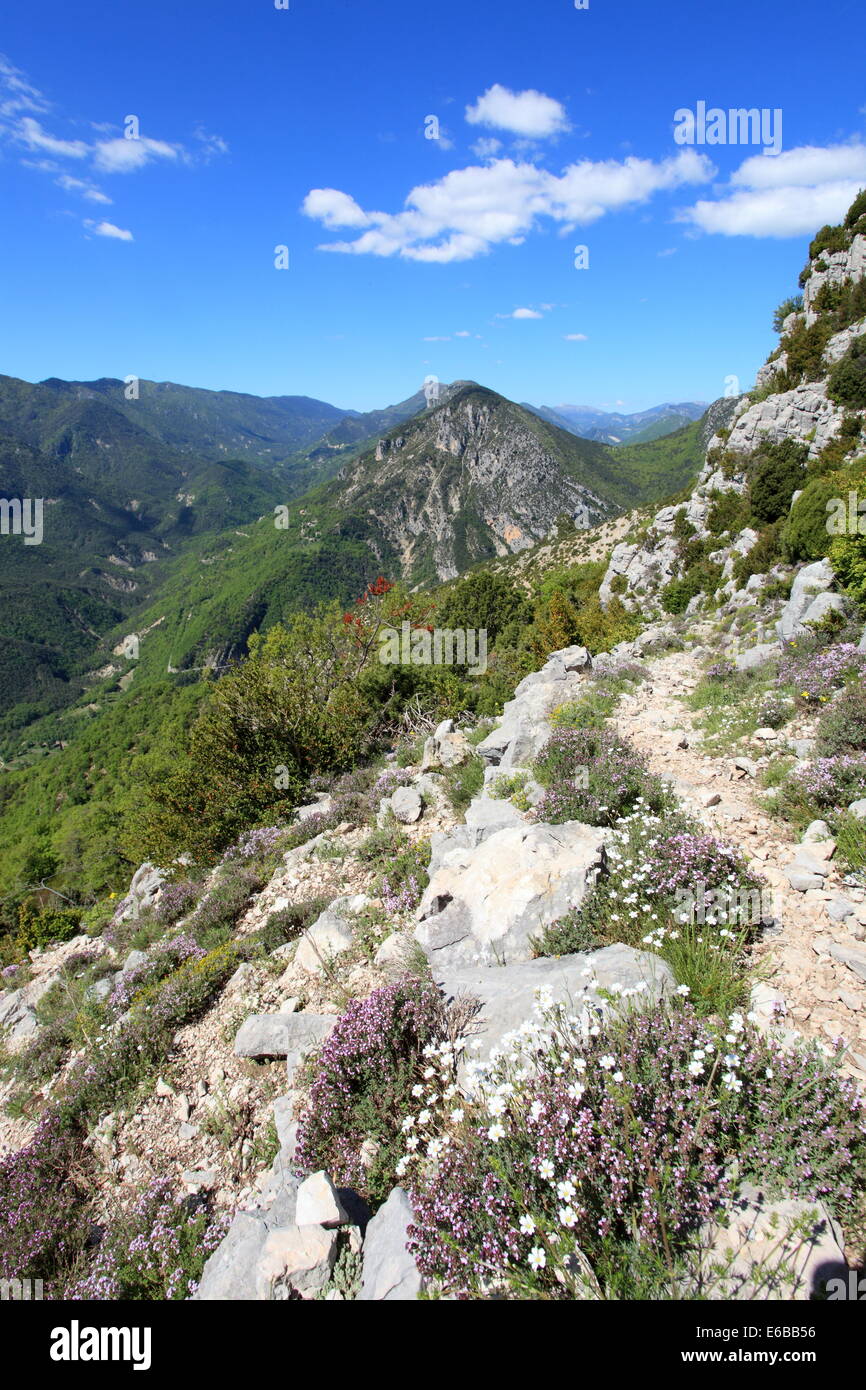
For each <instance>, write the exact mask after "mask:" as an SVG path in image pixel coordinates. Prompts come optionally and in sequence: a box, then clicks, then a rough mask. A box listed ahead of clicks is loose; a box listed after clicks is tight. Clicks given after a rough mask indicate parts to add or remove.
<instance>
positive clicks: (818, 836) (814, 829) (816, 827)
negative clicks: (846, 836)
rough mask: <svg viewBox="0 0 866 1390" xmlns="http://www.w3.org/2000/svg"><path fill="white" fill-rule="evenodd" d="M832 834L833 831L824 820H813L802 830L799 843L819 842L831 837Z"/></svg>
mask: <svg viewBox="0 0 866 1390" xmlns="http://www.w3.org/2000/svg"><path fill="white" fill-rule="evenodd" d="M832 835H833V832H832V830H831V829H830V827H829V825H828V824H827V822H826V821H825V820H813V821H811V822H810V824H809V825H807V826H806V829H805V830H804V831H803V835H802V838H801V844H804V845H808V844H815V843H820V841H821V840H829V839H831V838H832Z"/></svg>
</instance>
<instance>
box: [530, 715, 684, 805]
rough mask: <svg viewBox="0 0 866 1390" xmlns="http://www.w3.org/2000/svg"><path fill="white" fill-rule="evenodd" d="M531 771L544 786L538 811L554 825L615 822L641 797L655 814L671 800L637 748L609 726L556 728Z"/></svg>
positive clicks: (639, 800)
mask: <svg viewBox="0 0 866 1390" xmlns="http://www.w3.org/2000/svg"><path fill="white" fill-rule="evenodd" d="M534 770H535V775H536V777H537V778H538V781H539V782H540V783H541V785H542V786H543V787H544V788H545V789H546V790H545V794H544V796H543V797H542V798H541V800H540V801H539V802H538V805H537V806H536V813H537V816H538V819H539V820H540V821H546V822H547V823H548V824H552V825H560V824H561V823H562V822H563V821H568V820H579V821H583V822H584V823H585V824H588V825H613V824H614V823H615V821H616V820H617V819H618V818H619V817H620V816H623V815H626V814H627V813H628V812H629V811H631V810H633V809H634V807H635V806H637V804H638V803H639V802H641V801H642V802H643V804H645V805H646V807H647V808H648V809H649V810H652V811H656V812H657V811H660V810H662V809H663V808H664V807H666V806H667V804H668V801H669V797H668V794H667V792H666V790H665V788H664V785H663V783H662V782H661V780H660V779H659V778H658V777H656V776H655V775H654V774H653V773H651V772H650V771H649V770H648V769H647V767H646V764H645V763H644V761H643V759H642V758H641V756H640V754H639V753H638V752H637V750H636V749H635V748H633V747H632V745H631V744H630V743H626V742H625V740H624V739H621V738H620V737H619V736H618V735H617V734H615V733H614V732H613V731H612V730H611V729H607V728H580V729H557V730H556V732H555V733H553V734H552V735H551V737H550V738H549V739H548V741H547V743H546V744H545V746H544V748H543V749H542V750H541V752H540V753H539V755H538V757H537V759H536V761H535V769H534Z"/></svg>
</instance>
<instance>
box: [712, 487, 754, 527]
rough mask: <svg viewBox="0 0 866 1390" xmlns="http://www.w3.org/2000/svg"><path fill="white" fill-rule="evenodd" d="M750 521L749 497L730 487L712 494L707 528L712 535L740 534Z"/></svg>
mask: <svg viewBox="0 0 866 1390" xmlns="http://www.w3.org/2000/svg"><path fill="white" fill-rule="evenodd" d="M748 521H749V499H748V497H747V496H744V495H743V493H740V492H736V491H735V490H734V489H733V488H728V489H727V490H726V491H725V492H712V493H711V494H710V509H709V511H708V513H707V530H708V531H709V533H710V535H711V536H722V535H725V534H731V535H734V536H736V535H738V534H739V533H740V531H742V529H743V527H744V526H746V525H748Z"/></svg>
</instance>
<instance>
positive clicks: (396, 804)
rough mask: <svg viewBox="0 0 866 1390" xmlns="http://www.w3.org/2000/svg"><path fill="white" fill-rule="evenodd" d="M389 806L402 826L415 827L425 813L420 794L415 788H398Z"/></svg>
mask: <svg viewBox="0 0 866 1390" xmlns="http://www.w3.org/2000/svg"><path fill="white" fill-rule="evenodd" d="M389 804H390V807H391V810H392V811H393V812H394V815H395V817H396V819H397V820H398V821H399V822H400V824H401V825H414V824H415V822H416V821H418V820H420V819H421V816H422V814H423V811H424V803H423V802H422V800H421V796H420V793H419V792H417V791H416V790H415V788H414V787H398V788H397V790H396V791H395V792H394V794H393V795H392V796H391V798H390V802H389Z"/></svg>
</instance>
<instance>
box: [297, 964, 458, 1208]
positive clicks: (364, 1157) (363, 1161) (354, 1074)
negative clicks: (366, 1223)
mask: <svg viewBox="0 0 866 1390" xmlns="http://www.w3.org/2000/svg"><path fill="white" fill-rule="evenodd" d="M445 1027H446V1025H445V1014H444V1010H443V1005H442V1000H441V996H440V995H439V992H438V990H436V989H435V988H434V987H433V986H431V985H427V984H422V983H419V982H417V981H401V982H399V983H397V984H393V985H386V986H384V987H383V988H381V989H377V990H374V991H373V993H372V994H371V995H369V997H368V998H367V999H363V1000H356V1001H354V1002H353V1003H351V1004H350V1005H349V1007H348V1009H347V1010H346V1012H345V1013H344V1014H343V1015H342V1016H341V1017H340V1019H339V1020H338V1022H337V1024H336V1026H335V1027H334V1030H333V1032H332V1033H331V1034H330V1036H329V1037H328V1038H327V1040H326V1042H325V1044H324V1046H323V1048H322V1050H321V1052H320V1053H319V1054H318V1056H317V1057H316V1058H315V1060H314V1062H313V1064H312V1070H313V1074H314V1078H315V1079H314V1080H313V1083H312V1086H311V1087H310V1091H309V1097H308V1109H307V1112H306V1114H305V1115H304V1116H303V1118H302V1120H301V1125H300V1128H299V1131H298V1161H299V1163H300V1164H301V1165H302V1166H303V1167H306V1168H310V1169H319V1168H325V1169H327V1171H328V1172H329V1173H330V1174H331V1176H332V1178H333V1179H334V1181H335V1182H336V1183H337V1184H338V1185H344V1186H351V1187H354V1188H355V1189H356V1190H357V1191H358V1192H360V1193H362V1195H364V1196H365V1197H367V1198H368V1199H369V1200H370V1201H371V1202H372V1203H373V1204H374V1205H378V1204H379V1203H380V1202H382V1201H383V1200H384V1199H385V1197H387V1195H388V1193H389V1192H390V1190H391V1188H392V1187H393V1186H394V1167H395V1164H396V1162H397V1159H398V1157H399V1155H400V1154H401V1153H402V1149H403V1140H404V1131H403V1120H404V1118H405V1116H406V1115H407V1114H409V1113H410V1112H411V1111H412V1110H413V1109H414V1108H415V1102H414V1099H413V1090H414V1089H415V1088H417V1087H418V1086H419V1085H420V1084H421V1080H422V1073H423V1071H424V1048H425V1047H426V1046H427V1044H428V1043H430V1042H432V1041H433V1040H434V1039H435V1040H439V1039H441V1038H442V1037H444V1034H445ZM365 1145H366V1149H365Z"/></svg>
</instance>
